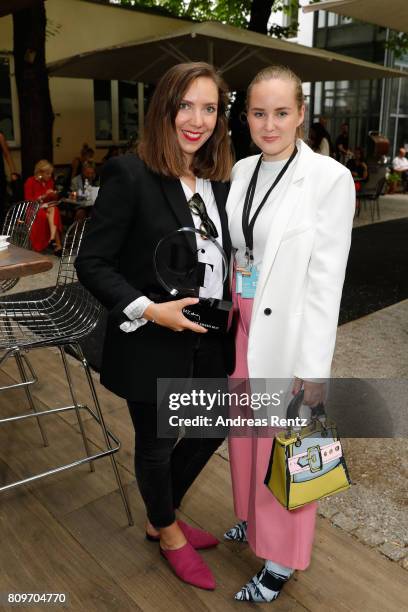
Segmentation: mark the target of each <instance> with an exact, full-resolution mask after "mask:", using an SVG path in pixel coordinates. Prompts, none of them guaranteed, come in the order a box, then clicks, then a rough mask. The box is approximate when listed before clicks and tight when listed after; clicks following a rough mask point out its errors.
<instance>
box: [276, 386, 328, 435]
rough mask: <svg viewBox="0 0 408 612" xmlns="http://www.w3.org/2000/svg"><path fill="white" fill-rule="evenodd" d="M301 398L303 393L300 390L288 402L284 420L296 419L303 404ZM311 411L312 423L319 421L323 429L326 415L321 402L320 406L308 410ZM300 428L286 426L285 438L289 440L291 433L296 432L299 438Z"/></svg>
mask: <svg viewBox="0 0 408 612" xmlns="http://www.w3.org/2000/svg"><path fill="white" fill-rule="evenodd" d="M303 397H304V391H303V389H301V390H300V391H298V393H296V395H295V396H294V397H293V398H292V399H291V400H290V402H289V405H288V407H287V409H286V418H287V419H296V418H297V417H298V416H299V411H300V407H301V406H302V404H303ZM310 409H311V411H312V414H311V416H310V418H311V420H312V421H315V420H317V419H318V420H319V421H320V422H321V423H322V425H323V427H324V422H325V420H326V418H327V415H326V411H325V408H324V404H323V403H322V402H320V404H317V406H313V407H312V408H310ZM300 429H301V427H294V426H292V425H288V426H287V430H286V437H288V438H290V437H291V436H292V431H296V432H297V435H298V436H299V433H298V432H299V431H300Z"/></svg>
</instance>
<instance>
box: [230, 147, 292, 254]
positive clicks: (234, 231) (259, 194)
mask: <svg viewBox="0 0 408 612" xmlns="http://www.w3.org/2000/svg"><path fill="white" fill-rule="evenodd" d="M296 160H297V156H296V157H295V159H294V160H293V161H292V163H291V164H290V166H289V168H288V169H287V171H286V172H285V174H284V175H283V177H282V178H281V180H280V181H279V183H278V184H277V186H276V187H275V188H274V189H273V191H272V193H271V194H270V196H269V198H268V200H267V202H266V203H265V204H264V206H263V208H262V209H261V212H260V213H259V215H258V217H257V220H256V222H255V226H254V253H253V254H254V264H255V265H257V266H260V265H261V263H262V259H263V254H264V251H265V246H266V241H267V238H268V234H269V230H270V227H271V224H272V223H273V217H274V215H275V213H276V210H277V208H278V206H279V202H280V200H281V197H280V196H281V194H282V192H283V191H284V190H285V189H286V187H287V185H288V183H289V182H290V178H291V176H292V174H293V170H294V167H295V166H296ZM287 161H288V160H287V159H282V160H279V161H262V162H261V167H260V169H259V174H258V180H257V183H256V193H255V196H254V199H253V202H252V208H251V212H250V215H249V220H251V219H252V217H253V215H254V213H255V212H256V210H257V208H258V206H259V204H260V203H261V200H262V198H263V197H264V195H265V194H266V192H267V191H268V189H269V188H270V187H271V185H272V184H273V182H274V181H275V179H276V177H277V176H278V174H279V172H280V171H281V170H282V168H283V167H284V165H285V164H286V162H287ZM238 172H239V171H238ZM250 178H251V177H250V176H248V183H249V180H250ZM245 193H246V191H245ZM244 199H245V194H244V196H243V198H242V200H241V201H240V202H239V203H238V205H237V207H236V210H235V211H234V214H233V216H232V219H231V220H230V223H229V230H230V234H231V242H232V246H233V247H234V248H235V249H237V252H236V254H235V260H236V263H237V265H238V266H245V264H246V258H245V239H244V234H243V231H242V212H243V209H244Z"/></svg>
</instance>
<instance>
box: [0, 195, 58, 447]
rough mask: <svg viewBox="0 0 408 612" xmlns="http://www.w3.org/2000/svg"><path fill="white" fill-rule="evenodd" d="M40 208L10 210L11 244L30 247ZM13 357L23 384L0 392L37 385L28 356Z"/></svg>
mask: <svg viewBox="0 0 408 612" xmlns="http://www.w3.org/2000/svg"><path fill="white" fill-rule="evenodd" d="M39 208H40V202H38V201H30V200H25V201H22V202H18V203H17V204H14V205H13V206H11V207H10V208H9V209H8V211H7V214H6V217H5V219H4V223H3V228H2V233H3V235H5V236H9V238H10V243H11V244H13V245H15V246H19V247H22V248H27V247H28V246H29V245H30V231H31V228H32V225H33V223H34V220H35V218H36V216H37V213H38V210H39ZM19 280H20V279H19V278H18V277H16V278H8V279H6V280H2V281H0V294H2V293H5V292H6V291H9V290H10V289H13V287H15V286H16V284H17V283H18V281H19ZM13 356H14V358H15V360H16V364H17V368H18V371H19V373H20V378H21V381H22V382H20V383H15V384H12V385H7V386H3V387H0V391H3V390H5V389H15V388H18V387H28V386H29V385H33V384H34V383H36V382H37V380H38V378H37V375H36V373H35V371H34V368H33V367H32V365H31V364H30V362H29V360H28V359H27V357H26V355H23V354H21V353H20V352H17V353H15V354H14V355H13ZM2 361H3V359H1V360H0V363H1V362H2ZM26 368H27V369H26ZM27 370H28V372H29V376H28V375H27ZM25 393H26V397H27V401H28V403H29V405H30V408H31V410H32V411H33V412H35V411H36V408H35V404H34V401H33V398H32V396H31V394H30V391H29V389H28V388H26V389H25ZM37 422H38V427H39V429H40V432H41V436H42V439H43V442H44V446H48V439H47V434H46V432H45V430H44V428H43V426H42V424H41V421H40V419H37Z"/></svg>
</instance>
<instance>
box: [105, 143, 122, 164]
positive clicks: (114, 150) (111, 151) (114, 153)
mask: <svg viewBox="0 0 408 612" xmlns="http://www.w3.org/2000/svg"><path fill="white" fill-rule="evenodd" d="M119 155H120V149H119V147H118V145H110V147H109V148H108V150H107V151H106V155H104V157H103V159H102V163H103V164H105V163H106V162H107V161H108V160H110V159H111V157H118V156H119Z"/></svg>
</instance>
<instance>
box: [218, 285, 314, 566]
mask: <svg viewBox="0 0 408 612" xmlns="http://www.w3.org/2000/svg"><path fill="white" fill-rule="evenodd" d="M252 304H253V300H251V299H244V298H241V296H239V295H237V294H236V293H235V292H234V309H235V311H237V312H236V313H235V314H236V316H238V326H237V327H238V329H237V335H236V340H235V347H236V366H235V370H234V372H233V374H232V375H231V378H243V379H245V378H248V365H247V350H248V331H249V324H250V319H251V312H252ZM272 443H273V437H270V438H257V437H255V436H253V437H245V438H244V437H233V436H230V438H229V453H230V466H231V477H232V487H233V494H234V508H235V513H236V515H237V517H238V518H239V519H240V520H245V521H248V529H247V538H248V543H249V546H250V547H251V548H252V550H253V551H254V553H255V554H256V555H257V556H258V557H262V558H264V559H270V560H272V561H275V562H276V563H280V564H281V565H285V566H286V567H291V568H293V569H299V570H303V569H306V568H307V566H308V565H309V563H310V558H311V553H312V546H313V538H314V530H315V520H316V510H317V504H316V503H312V504H308V505H307V506H304V507H302V508H299V509H297V510H291V511H289V510H286V509H285V508H284V507H283V506H281V505H280V503H279V502H278V501H277V500H276V499H275V497H274V496H273V495H272V493H271V492H270V491H269V489H268V488H267V487H266V486H265V484H264V479H265V475H266V471H267V468H268V464H269V459H270V455H271V450H272Z"/></svg>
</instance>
